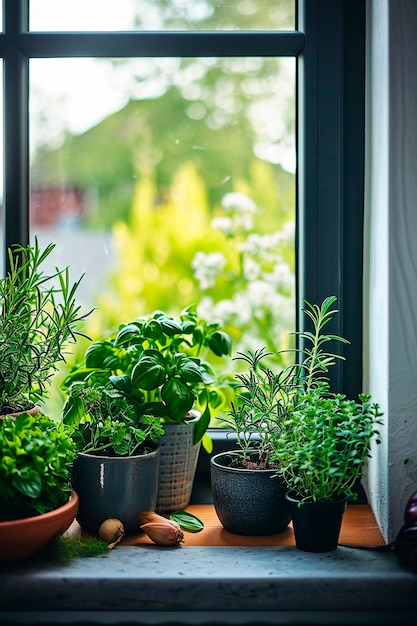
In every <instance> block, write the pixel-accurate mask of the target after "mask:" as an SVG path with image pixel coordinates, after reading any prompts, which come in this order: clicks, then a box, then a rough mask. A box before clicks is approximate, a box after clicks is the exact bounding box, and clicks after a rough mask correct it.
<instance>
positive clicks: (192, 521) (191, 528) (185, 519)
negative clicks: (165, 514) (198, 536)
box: [169, 511, 204, 533]
mask: <svg viewBox="0 0 417 626" xmlns="http://www.w3.org/2000/svg"><path fill="white" fill-rule="evenodd" d="M169 519H170V520H172V521H173V522H177V524H179V526H180V528H181V529H182V530H186V531H188V532H189V533H199V532H200V531H202V530H203V528H204V524H203V522H202V521H201V520H200V519H199V518H198V517H196V516H195V515H193V514H192V513H188V512H187V511H174V512H173V513H171V515H170V516H169Z"/></svg>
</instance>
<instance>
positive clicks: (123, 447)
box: [63, 376, 164, 456]
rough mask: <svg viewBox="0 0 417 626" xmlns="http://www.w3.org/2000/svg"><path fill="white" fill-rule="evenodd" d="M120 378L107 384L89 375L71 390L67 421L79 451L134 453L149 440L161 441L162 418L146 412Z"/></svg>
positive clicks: (68, 398)
mask: <svg viewBox="0 0 417 626" xmlns="http://www.w3.org/2000/svg"><path fill="white" fill-rule="evenodd" d="M113 378H117V383H118V384H119V388H116V387H115V386H114V383H113V379H110V380H108V381H107V384H103V383H101V382H99V381H92V380H90V379H89V378H86V379H85V380H83V381H75V382H73V383H72V385H71V387H70V388H69V390H68V397H67V400H66V401H65V404H64V408H63V421H64V424H67V425H68V426H69V427H70V428H71V434H72V437H73V439H74V442H75V444H76V448H77V450H78V451H82V452H88V453H91V452H99V451H106V452H107V453H109V452H110V453H112V454H116V455H117V456H132V455H134V454H139V451H140V450H141V448H142V447H144V446H145V447H146V446H147V445H148V444H149V442H155V443H156V442H157V441H158V439H159V437H160V436H161V435H162V434H163V432H164V430H163V427H162V424H161V420H160V418H158V417H154V416H150V415H142V414H141V412H140V410H139V409H138V406H139V402H138V400H137V398H136V397H135V396H134V395H133V394H131V393H129V392H128V386H127V385H126V381H122V382H121V381H120V379H121V378H122V377H120V376H119V377H113Z"/></svg>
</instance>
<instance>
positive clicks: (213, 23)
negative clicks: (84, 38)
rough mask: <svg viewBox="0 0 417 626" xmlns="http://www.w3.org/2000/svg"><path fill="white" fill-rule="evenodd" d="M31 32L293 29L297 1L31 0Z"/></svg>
mask: <svg viewBox="0 0 417 626" xmlns="http://www.w3.org/2000/svg"><path fill="white" fill-rule="evenodd" d="M30 28H31V30H46V31H48V30H66V31H70V30H79V31H87V30H112V31H115V30H160V29H169V30H203V29H207V30H228V29H230V30H234V29H238V30H240V29H243V30H245V29H246V30H256V29H266V30H270V29H274V30H276V29H278V30H289V29H294V0H273V1H272V0H118V1H117V3H116V4H115V2H114V0H88V2H86V1H85V0H71V1H69V0H67V2H57V1H56V0H31V1H30Z"/></svg>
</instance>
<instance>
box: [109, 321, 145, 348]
mask: <svg viewBox="0 0 417 626" xmlns="http://www.w3.org/2000/svg"><path fill="white" fill-rule="evenodd" d="M140 336H141V333H140V330H139V328H138V327H137V326H136V324H127V326H124V328H122V329H121V330H120V331H119V332H118V334H117V336H116V339H115V340H114V345H115V346H121V345H124V344H130V343H132V342H133V343H134V340H135V339H137V338H138V337H140Z"/></svg>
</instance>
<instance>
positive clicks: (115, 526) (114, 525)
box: [98, 517, 125, 550]
mask: <svg viewBox="0 0 417 626" xmlns="http://www.w3.org/2000/svg"><path fill="white" fill-rule="evenodd" d="M98 534H99V537H100V539H103V541H105V542H106V543H107V545H108V548H109V550H112V549H113V548H114V547H115V546H116V545H117V544H118V543H119V541H120V540H121V539H122V537H123V535H124V534H125V529H124V526H123V524H122V522H121V521H120V520H119V519H117V518H115V517H109V518H108V519H106V520H104V522H103V523H102V524H101V526H100V528H99V530H98Z"/></svg>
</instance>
